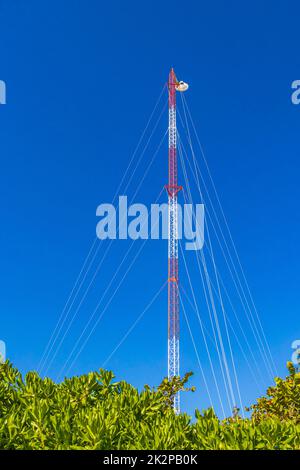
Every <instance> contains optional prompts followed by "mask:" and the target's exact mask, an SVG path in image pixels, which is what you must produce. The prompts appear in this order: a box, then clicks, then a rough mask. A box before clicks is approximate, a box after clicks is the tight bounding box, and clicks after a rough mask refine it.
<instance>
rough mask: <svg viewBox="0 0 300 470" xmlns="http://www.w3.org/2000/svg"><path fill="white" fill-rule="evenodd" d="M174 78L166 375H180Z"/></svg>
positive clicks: (172, 87) (172, 93) (171, 86)
mask: <svg viewBox="0 0 300 470" xmlns="http://www.w3.org/2000/svg"><path fill="white" fill-rule="evenodd" d="M177 85H178V82H177V79H176V76H175V72H174V70H173V68H172V69H171V71H170V73H169V80H168V90H169V182H168V185H167V186H166V189H167V192H168V208H169V210H168V217H169V236H168V378H169V379H171V378H172V377H175V376H179V291H178V207H177V195H178V192H179V191H180V189H182V187H181V186H178V174H177V154H176V140H177V128H176V89H177ZM174 410H175V412H176V413H179V412H180V397H179V393H177V395H176V396H175V398H174Z"/></svg>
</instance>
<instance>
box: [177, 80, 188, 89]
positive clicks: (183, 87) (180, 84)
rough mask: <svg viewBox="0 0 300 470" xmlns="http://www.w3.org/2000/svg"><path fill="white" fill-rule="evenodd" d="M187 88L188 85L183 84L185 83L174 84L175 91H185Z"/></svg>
mask: <svg viewBox="0 0 300 470" xmlns="http://www.w3.org/2000/svg"><path fill="white" fill-rule="evenodd" d="M188 87H189V86H188V84H187V83H185V82H182V81H181V82H178V83H176V85H175V88H176V90H177V91H181V92H182V91H186V90H187V89H188Z"/></svg>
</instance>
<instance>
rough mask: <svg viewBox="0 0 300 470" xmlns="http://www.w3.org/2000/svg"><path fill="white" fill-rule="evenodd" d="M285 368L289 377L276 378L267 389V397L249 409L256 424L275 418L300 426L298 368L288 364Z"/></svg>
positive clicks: (299, 369)
mask: <svg viewBox="0 0 300 470" xmlns="http://www.w3.org/2000/svg"><path fill="white" fill-rule="evenodd" d="M287 368H288V371H289V376H288V377H286V379H285V380H283V379H280V378H279V377H276V378H275V386H273V387H269V388H268V390H267V396H266V397H261V398H259V399H258V400H257V403H256V404H254V405H252V406H251V407H250V410H252V412H253V413H252V418H253V420H254V421H255V422H256V423H258V422H261V421H263V420H265V419H266V418H276V419H278V420H280V421H289V422H294V423H296V424H300V367H299V366H298V367H297V366H294V365H293V363H292V362H288V363H287Z"/></svg>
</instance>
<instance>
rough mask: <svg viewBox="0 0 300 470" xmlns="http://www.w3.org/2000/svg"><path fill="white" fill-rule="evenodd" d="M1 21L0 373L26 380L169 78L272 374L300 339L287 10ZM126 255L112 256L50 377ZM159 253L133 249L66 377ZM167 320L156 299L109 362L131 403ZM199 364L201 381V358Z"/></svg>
mask: <svg viewBox="0 0 300 470" xmlns="http://www.w3.org/2000/svg"><path fill="white" fill-rule="evenodd" d="M279 4H280V5H279ZM298 10H299V8H298ZM0 18H1V29H0V52H1V54H0V57H1V62H0V79H1V80H5V82H6V84H7V105H6V106H1V107H0V155H1V171H0V188H1V199H0V200H1V235H0V236H1V245H0V259H1V295H0V312H1V328H0V339H3V340H4V341H5V342H6V344H7V353H8V357H9V358H10V359H11V360H12V361H13V362H14V364H15V365H16V366H17V367H19V368H20V369H21V370H22V371H24V372H25V371H27V370H30V369H34V368H36V367H37V364H38V362H39V360H40V358H41V355H42V353H43V350H44V348H45V346H46V344H47V341H48V339H49V335H50V334H51V333H52V331H53V328H54V326H55V324H56V322H57V319H58V317H59V314H60V312H61V310H62V308H63V306H64V303H65V301H66V299H67V297H68V294H69V292H70V290H71V288H72V286H73V283H74V280H75V278H76V276H77V274H78V272H79V270H80V268H81V265H82V262H83V260H84V258H85V256H86V254H87V252H88V249H89V247H90V245H91V242H92V240H93V239H94V236H95V226H96V217H95V211H96V207H97V205H98V204H100V203H101V202H110V201H111V199H112V197H113V195H114V193H115V191H116V189H117V186H118V183H119V181H120V179H121V177H122V175H123V174H124V170H125V169H126V167H127V163H128V161H129V159H130V156H131V155H132V152H133V150H134V148H135V145H136V143H137V141H138V139H139V136H140V134H141V132H142V130H143V128H144V126H145V123H146V120H147V117H148V116H149V114H150V112H151V110H152V108H153V106H154V103H155V100H156V99H157V97H158V95H159V93H160V91H161V88H162V86H163V85H164V83H165V81H166V79H167V75H168V71H169V68H170V66H174V67H175V71H176V72H177V75H178V78H180V79H183V80H186V81H187V82H189V83H190V89H189V91H188V94H187V95H186V96H187V100H188V102H189V106H190V109H191V111H192V113H193V116H194V119H195V121H196V122H197V127H198V129H199V133H200V135H201V140H202V144H203V146H204V148H205V152H206V157H207V159H208V162H209V165H210V169H211V172H212V174H213V177H214V180H215V183H216V186H217V187H218V191H219V195H220V197H221V199H222V204H223V207H224V210H225V212H226V215H227V217H228V220H229V223H230V227H231V230H232V233H233V236H234V239H235V242H236V245H237V247H238V251H239V254H240V258H241V260H242V262H243V266H244V269H245V272H246V273H247V278H248V282H249V285H250V286H251V289H252V292H253V296H254V298H255V302H256V305H257V307H258V309H259V311H260V314H261V319H262V322H263V324H264V327H265V330H266V334H267V336H268V340H269V342H270V346H271V350H272V353H273V355H274V360H275V363H276V365H277V366H278V370H279V372H280V373H281V374H284V373H285V367H284V366H285V362H286V360H288V359H290V356H291V353H292V350H291V342H292V341H293V340H294V339H297V338H299V336H300V332H299V307H300V302H299V261H300V256H299V235H300V221H299V195H300V188H299V169H300V166H299V157H300V143H299V122H300V106H295V105H292V103H291V99H290V95H291V82H292V81H293V80H295V79H300V67H299V66H300V59H299V49H298V43H299V11H297V6H296V4H295V2H291V1H286V2H273V1H263V0H259V1H258V0H253V1H251V2H238V1H236V0H234V1H232V2H228V1H227V2H226V1H220V0H216V1H215V2H202V1H191V2H188V3H184V2H179V1H176V0H175V1H172V2H169V1H168V2H158V1H151V2H137V1H127V2H121V1H119V2H118V1H114V0H113V1H111V2H98V1H96V0H89V1H88V2H87V1H83V0H72V1H71V0H66V1H64V2H61V1H58V0H51V1H50V0H45V1H43V2H40V1H38V0H27V1H26V2H21V1H15V2H11V1H8V0H1V1H0ZM164 119H165V122H164V123H163V124H161V126H160V127H161V129H160V127H159V129H158V133H157V137H156V139H157V140H156V143H157V142H158V140H159V138H160V136H161V134H162V132H163V131H164V129H165V128H166V126H167V115H165V116H164ZM166 152H167V148H166V142H165V143H164V146H163V148H162V150H161V152H160V153H159V155H158V158H157V160H156V163H155V171H152V172H151V174H149V177H147V179H146V180H145V183H144V184H143V186H142V188H141V191H140V193H139V196H138V201H137V202H145V203H149V202H151V201H153V199H154V198H155V196H156V195H157V194H158V192H159V190H160V189H161V187H162V186H163V185H164V184H165V183H166V178H167V157H166V155H167V153H166ZM151 155H152V154H151V152H150V151H149V153H148V154H146V156H145V158H146V161H147V159H150V158H151ZM145 166H146V164H145V162H144V166H143V165H141V167H140V168H138V169H137V173H136V177H135V180H134V183H133V185H132V188H131V194H133V192H134V185H137V184H138V182H139V179H140V178H141V177H142V175H143V171H144V168H145ZM138 243H140V242H137V248H135V250H137V249H138V247H139V245H138ZM127 247H128V244H127V242H122V241H116V242H115V244H114V246H113V249H112V250H111V252H110V255H109V257H108V259H107V260H106V262H105V264H104V266H103V269H102V270H101V272H100V273H99V276H98V277H97V279H96V283H95V288H94V289H93V291H92V292H91V296H89V297H88V300H87V302H85V303H84V304H83V306H82V308H81V310H80V312H79V315H78V318H77V320H76V322H75V323H74V325H73V326H72V329H71V331H70V334H69V335H68V336H67V337H66V341H65V342H64V344H63V347H62V348H61V351H60V353H59V354H58V356H57V358H56V359H55V361H54V363H53V365H52V367H51V369H50V371H49V372H50V375H51V376H52V377H54V378H55V376H56V374H57V372H58V370H59V368H60V366H61V364H62V363H63V361H64V359H65V358H66V357H67V355H68V353H69V351H70V349H71V348H72V347H73V344H74V342H75V340H76V338H77V337H78V334H79V332H80V331H81V329H82V326H83V325H84V324H85V321H86V320H87V319H88V317H89V315H90V313H91V311H92V310H93V308H94V305H95V304H96V302H97V299H98V298H99V297H100V296H101V293H102V292H103V290H104V288H105V286H106V285H107V282H108V281H109V279H110V278H111V276H112V275H113V273H114V272H115V270H116V267H117V265H118V263H119V260H120V259H121V257H122V254H123V253H124V252H125V251H126V249H127ZM166 248H167V247H166V244H165V242H163V241H159V242H158V241H153V242H151V241H150V242H149V243H148V244H147V246H146V248H145V250H144V251H143V255H142V256H141V258H139V259H138V261H137V263H136V265H135V267H134V269H133V270H132V271H131V273H130V275H129V276H128V278H127V279H126V282H125V283H124V285H123V286H122V288H121V289H120V291H119V293H118V295H117V296H116V298H115V299H114V301H113V302H112V304H111V306H110V308H109V309H108V311H107V312H106V314H105V316H104V317H103V321H102V322H100V323H99V326H98V328H97V329H96V331H95V333H94V334H93V336H92V337H91V339H90V341H89V342H88V344H87V346H86V348H85V349H84V351H83V352H82V354H81V355H80V357H79V359H78V361H77V364H76V366H75V367H74V368H73V369H72V371H71V372H72V373H83V372H87V371H89V370H92V369H97V368H98V367H100V366H101V364H102V362H103V361H104V360H105V358H106V357H107V355H108V354H109V353H110V351H111V350H112V349H113V348H114V346H115V345H116V344H117V342H118V341H119V339H120V338H121V337H122V335H123V334H124V333H125V332H126V330H127V329H128V327H129V326H130V325H131V324H132V322H133V321H134V319H135V318H136V317H137V316H138V314H139V313H140V311H141V310H142V309H143V307H144V306H145V305H146V304H147V302H148V301H149V300H150V299H151V297H152V295H153V294H154V292H155V291H156V290H157V289H158V288H159V287H160V285H161V284H162V282H163V281H164V280H165V278H166V266H167V264H166V256H167V251H166ZM182 282H183V283H184V279H183V280H182ZM199 286H200V284H199ZM199 289H200V287H199ZM166 309H167V298H166V293H164V294H162V296H161V297H160V298H159V300H158V301H157V302H156V303H155V305H154V307H153V308H152V309H151V310H149V311H148V312H147V314H146V315H145V318H144V319H143V321H142V322H141V323H140V324H139V325H138V326H137V328H136V329H135V330H134V331H133V332H132V334H131V335H130V336H129V338H128V339H127V341H126V342H125V343H124V345H123V346H122V347H121V348H120V349H119V350H118V352H117V353H116V355H115V356H114V357H113V358H112V360H111V361H110V363H109V367H110V368H112V369H113V370H114V371H115V373H116V374H117V376H118V378H124V379H126V380H128V381H130V382H131V383H133V384H134V385H137V386H139V387H140V386H142V385H143V384H144V383H149V384H151V385H154V384H158V383H159V382H160V380H161V378H162V376H163V375H165V373H166V314H167V310H166ZM190 314H191V315H192V312H191V313H190ZM182 323H183V326H182V328H183V331H182V335H183V341H182V371H183V372H184V371H185V370H191V369H192V370H194V372H195V376H194V379H193V381H192V382H193V384H195V385H196V386H197V387H198V391H197V393H196V394H194V395H193V396H189V397H185V398H183V408H184V409H185V410H187V411H189V412H191V411H192V409H193V408H194V407H196V406H198V407H199V408H203V407H204V406H207V399H206V397H205V396H204V394H205V392H204V390H203V385H202V382H201V379H200V375H199V370H198V367H197V363H196V360H195V355H194V352H193V349H192V345H191V343H190V341H189V337H188V333H187V331H186V327H185V325H184V322H182ZM199 349H200V352H201V356H202V355H203V361H204V367H205V368H206V366H207V364H206V363H205V361H206V359H205V358H204V352H203V345H202V344H201V343H200V342H199ZM239 367H240V369H239V370H240V376H241V388H242V391H243V395H244V397H245V403H247V404H249V403H251V401H253V400H254V398H255V397H256V396H257V393H258V392H257V390H256V389H255V387H254V385H253V383H252V380H251V378H249V375H248V372H247V370H246V368H245V367H244V366H243V363H242V361H241V364H239ZM260 392H263V389H261V390H260Z"/></svg>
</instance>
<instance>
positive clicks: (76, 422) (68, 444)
mask: <svg viewBox="0 0 300 470" xmlns="http://www.w3.org/2000/svg"><path fill="white" fill-rule="evenodd" d="M295 373H296V372H295ZM190 375H191V374H190V373H189V374H187V375H186V376H185V377H184V378H183V379H180V378H176V379H174V380H172V381H171V382H169V381H168V380H166V379H164V380H163V382H162V384H161V385H160V386H159V387H158V388H157V390H153V389H150V387H149V386H145V388H144V389H143V390H142V391H141V392H139V391H138V390H137V389H136V388H134V387H132V386H131V385H129V384H128V383H126V382H123V381H122V382H116V381H114V379H115V377H114V375H113V373H112V372H110V371H105V370H100V371H99V372H92V373H89V374H87V375H83V376H80V377H73V378H71V379H65V380H64V381H63V382H62V383H60V384H56V383H54V382H53V381H52V380H50V379H49V378H46V379H41V378H40V377H39V376H38V374H37V373H35V372H30V373H28V374H27V375H26V376H25V377H24V379H23V378H22V377H21V374H20V373H19V372H18V371H17V370H16V369H15V368H13V367H12V365H11V364H10V363H8V362H6V363H5V364H2V365H0V448H1V449H106V450H113V449H123V450H126V449H161V450H162V449H166V450H167V449H170V450H180V449H194V450H195V449H300V437H299V436H300V425H299V424H296V423H295V422H293V421H288V420H286V421H284V420H280V419H277V418H276V419H261V420H259V421H258V422H255V421H254V420H252V419H246V420H243V419H241V418H240V417H239V415H238V410H235V412H234V415H233V417H232V418H230V419H228V420H226V421H223V422H221V421H220V420H219V419H218V418H217V416H216V415H215V414H214V412H213V410H212V409H208V410H206V411H204V412H203V413H200V412H199V411H198V410H196V413H195V417H196V420H195V422H191V418H190V417H189V416H188V415H186V414H180V415H175V413H174V412H173V410H172V407H171V406H170V405H171V404H172V401H173V398H174V394H175V393H176V392H177V391H179V390H188V389H186V387H185V385H186V383H187V380H188V378H189V376H190ZM264 418H265V417H264ZM256 421H257V420H256Z"/></svg>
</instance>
